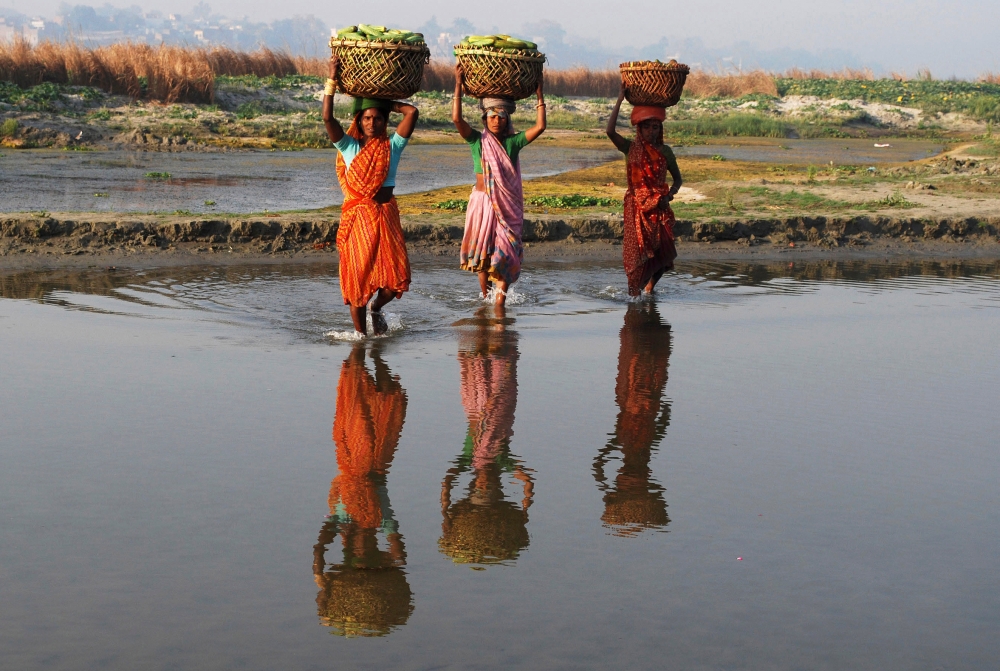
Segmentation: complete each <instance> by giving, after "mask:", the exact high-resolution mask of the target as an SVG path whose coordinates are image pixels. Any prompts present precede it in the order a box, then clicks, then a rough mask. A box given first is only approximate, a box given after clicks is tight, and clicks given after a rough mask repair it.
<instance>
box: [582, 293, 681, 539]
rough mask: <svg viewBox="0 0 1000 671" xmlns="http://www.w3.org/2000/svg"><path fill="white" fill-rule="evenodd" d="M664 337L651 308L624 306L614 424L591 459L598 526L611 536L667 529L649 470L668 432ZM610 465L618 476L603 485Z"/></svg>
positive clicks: (647, 305)
mask: <svg viewBox="0 0 1000 671" xmlns="http://www.w3.org/2000/svg"><path fill="white" fill-rule="evenodd" d="M670 337H671V336H670V324H664V323H663V321H662V320H661V319H660V313H659V312H658V311H657V309H656V304H655V303H649V302H642V303H632V304H630V305H629V306H628V310H626V312H625V325H624V326H623V327H622V330H621V333H620V334H619V338H620V340H621V348H620V349H619V352H618V379H617V380H615V403H616V405H617V406H618V419H617V421H616V422H615V430H614V433H612V434H611V436H610V439H609V440H608V443H607V445H605V446H604V447H603V448H602V449H601V450H599V451H598V453H597V458H596V459H594V478H595V479H596V480H597V486H598V487H599V488H600V490H601V491H602V492H603V493H604V514H603V515H601V521H602V522H603V523H604V526H605V528H607V529H609V530H610V532H611V534H613V535H615V536H621V537H629V536H636V535H638V534H640V533H642V532H643V531H645V530H661V531H662V530H664V529H665V528H666V526H667V525H668V524H669V523H670V517H669V516H668V515H667V502H666V501H665V500H664V499H663V491H664V490H663V486H662V485H660V484H659V483H658V482H657V481H656V479H655V478H653V471H652V469H651V468H650V465H649V464H650V461H651V460H652V457H653V454H654V453H655V452H656V449H657V447H658V446H659V444H660V442H661V441H662V440H663V437H664V436H665V435H666V433H667V427H668V426H670V399H669V398H668V397H667V395H666V393H665V392H666V386H667V367H668V366H669V364H670ZM616 462H617V464H618V465H619V468H618V472H617V474H616V475H614V476H613V477H614V479H613V480H611V481H609V477H608V474H607V473H606V471H607V470H608V465H609V464H612V463H616Z"/></svg>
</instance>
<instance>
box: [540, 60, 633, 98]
mask: <svg viewBox="0 0 1000 671" xmlns="http://www.w3.org/2000/svg"><path fill="white" fill-rule="evenodd" d="M621 83H622V76H621V73H620V72H618V71H617V70H591V69H590V68H584V67H575V68H569V69H567V70H546V71H545V92H546V93H551V94H552V95H556V96H594V97H599V98H614V97H616V96H617V95H618V91H619V89H620V88H621Z"/></svg>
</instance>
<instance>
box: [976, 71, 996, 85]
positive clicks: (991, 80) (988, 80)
mask: <svg viewBox="0 0 1000 671" xmlns="http://www.w3.org/2000/svg"><path fill="white" fill-rule="evenodd" d="M979 81H980V82H982V83H983V84H1000V73H995V72H987V73H985V74H983V75H982V76H981V77H980V78H979Z"/></svg>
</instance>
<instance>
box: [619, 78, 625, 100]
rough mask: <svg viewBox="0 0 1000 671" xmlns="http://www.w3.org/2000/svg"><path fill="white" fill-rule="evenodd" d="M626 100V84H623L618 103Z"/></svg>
mask: <svg viewBox="0 0 1000 671" xmlns="http://www.w3.org/2000/svg"><path fill="white" fill-rule="evenodd" d="M623 100H625V82H622V85H621V88H620V89H619V91H618V102H621V101H623Z"/></svg>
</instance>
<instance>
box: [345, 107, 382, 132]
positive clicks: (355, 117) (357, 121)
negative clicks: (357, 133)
mask: <svg viewBox="0 0 1000 671" xmlns="http://www.w3.org/2000/svg"><path fill="white" fill-rule="evenodd" d="M368 109H373V110H375V111H377V112H378V113H379V114H381V115H382V120H383V121H385V122H386V123H389V110H387V109H382V108H381V107H369V108H368ZM367 111H368V110H361V111H360V112H358V113H356V114H355V115H354V122H355V123H356V124H358V127H360V126H361V116H362V115H363V114H364V113H365V112H367Z"/></svg>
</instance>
